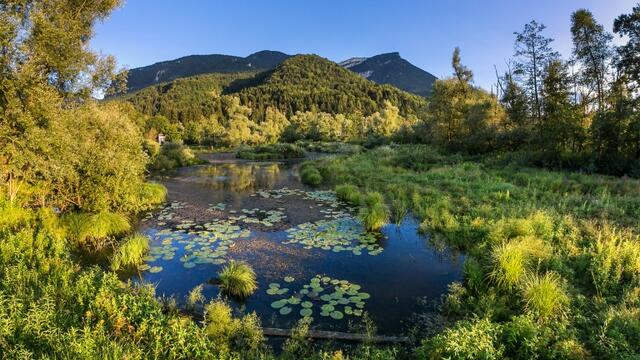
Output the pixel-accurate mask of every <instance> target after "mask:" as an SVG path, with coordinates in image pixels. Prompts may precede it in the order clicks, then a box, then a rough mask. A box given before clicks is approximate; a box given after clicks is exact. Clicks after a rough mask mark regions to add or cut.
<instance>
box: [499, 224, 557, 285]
mask: <svg viewBox="0 0 640 360" xmlns="http://www.w3.org/2000/svg"><path fill="white" fill-rule="evenodd" d="M550 254H551V249H550V247H549V246H548V245H547V244H545V243H544V241H542V240H541V239H538V238H536V237H534V236H521V237H518V238H516V239H513V240H510V241H506V242H504V243H502V244H499V245H497V246H495V247H494V248H493V251H492V252H491V261H492V263H493V270H492V272H491V274H490V277H491V278H492V279H493V280H494V281H495V282H496V283H497V284H498V285H499V286H500V287H502V288H504V289H511V288H513V287H515V286H516V285H518V283H519V282H520V281H521V280H522V279H523V277H524V275H525V274H526V272H527V270H528V269H529V268H530V267H531V266H532V265H535V264H536V263H539V262H540V261H542V260H545V259H547V258H548V257H549V256H550Z"/></svg>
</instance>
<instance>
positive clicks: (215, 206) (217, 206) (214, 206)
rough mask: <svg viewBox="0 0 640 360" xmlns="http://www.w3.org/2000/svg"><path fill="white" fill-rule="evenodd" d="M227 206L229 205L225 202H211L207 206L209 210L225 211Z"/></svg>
mask: <svg viewBox="0 0 640 360" xmlns="http://www.w3.org/2000/svg"><path fill="white" fill-rule="evenodd" d="M226 208H227V205H225V204H224V203H217V204H209V208H207V210H209V211H216V210H217V211H224V209H226Z"/></svg>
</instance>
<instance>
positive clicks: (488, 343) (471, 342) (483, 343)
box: [417, 319, 504, 360]
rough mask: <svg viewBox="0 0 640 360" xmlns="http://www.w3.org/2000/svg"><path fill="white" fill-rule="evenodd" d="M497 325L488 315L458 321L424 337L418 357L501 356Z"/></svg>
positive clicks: (472, 357) (467, 357)
mask: <svg viewBox="0 0 640 360" xmlns="http://www.w3.org/2000/svg"><path fill="white" fill-rule="evenodd" d="M499 333H500V327H499V326H498V325H497V324H494V323H492V322H491V321H489V320H488V319H482V320H473V321H466V320H465V321H460V322H458V323H457V324H456V325H455V326H454V327H453V328H451V329H446V330H445V331H444V332H442V333H440V334H438V335H437V336H435V337H433V338H431V339H429V340H427V341H423V342H422V345H421V346H420V347H419V348H418V351H417V352H418V357H419V358H420V359H469V360H472V359H473V360H475V359H487V360H489V359H502V358H503V351H504V350H503V347H502V346H501V345H499V342H498V335H499Z"/></svg>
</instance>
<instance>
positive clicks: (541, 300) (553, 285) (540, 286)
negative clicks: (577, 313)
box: [522, 272, 569, 319]
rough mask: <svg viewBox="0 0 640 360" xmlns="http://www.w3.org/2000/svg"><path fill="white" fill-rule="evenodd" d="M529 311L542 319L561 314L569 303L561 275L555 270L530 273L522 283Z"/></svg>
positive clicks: (523, 294)
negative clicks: (543, 272) (554, 271)
mask: <svg viewBox="0 0 640 360" xmlns="http://www.w3.org/2000/svg"><path fill="white" fill-rule="evenodd" d="M522 296H523V298H524V302H525V305H526V309H527V311H529V312H531V313H533V314H534V315H535V316H537V317H538V318H540V319H548V318H550V317H552V316H559V315H561V313H562V312H563V311H564V309H565V307H566V306H567V305H568V303H569V297H568V296H567V294H566V293H565V291H564V290H563V289H562V280H561V278H560V276H558V275H557V274H556V273H553V272H547V273H545V274H544V275H537V274H531V275H528V276H527V278H526V279H525V280H524V282H523V285H522Z"/></svg>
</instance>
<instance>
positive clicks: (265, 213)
mask: <svg viewBox="0 0 640 360" xmlns="http://www.w3.org/2000/svg"><path fill="white" fill-rule="evenodd" d="M240 212H242V215H238V216H232V217H229V220H232V221H240V222H244V223H245V224H260V225H263V226H266V227H271V226H273V225H274V224H276V223H279V222H281V221H282V220H284V219H285V218H286V215H285V214H284V212H282V211H281V210H261V209H257V208H256V209H242V210H241V211H240Z"/></svg>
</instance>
